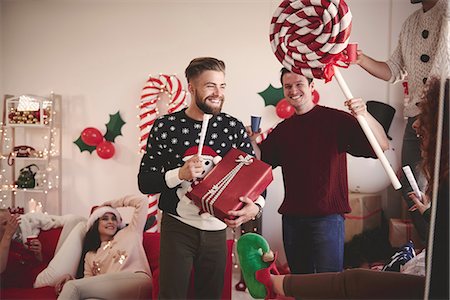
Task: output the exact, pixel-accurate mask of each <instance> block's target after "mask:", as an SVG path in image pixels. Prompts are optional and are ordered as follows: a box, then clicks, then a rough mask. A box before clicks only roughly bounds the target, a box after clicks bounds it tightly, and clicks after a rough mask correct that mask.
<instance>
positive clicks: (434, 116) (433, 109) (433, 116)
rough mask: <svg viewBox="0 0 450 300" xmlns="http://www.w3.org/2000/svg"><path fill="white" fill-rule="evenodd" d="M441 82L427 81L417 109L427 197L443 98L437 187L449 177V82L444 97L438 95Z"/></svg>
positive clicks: (431, 187)
mask: <svg viewBox="0 0 450 300" xmlns="http://www.w3.org/2000/svg"><path fill="white" fill-rule="evenodd" d="M440 87H441V81H440V80H439V79H438V78H431V79H429V80H428V81H427V86H426V88H425V90H424V94H423V97H422V100H423V101H422V102H421V103H420V105H419V107H420V108H421V111H422V113H421V114H420V115H419V130H418V131H419V134H420V135H423V136H426V137H427V143H423V140H422V143H421V148H422V150H423V155H424V157H422V165H421V166H422V169H423V171H424V175H425V178H426V179H427V180H428V188H427V191H426V194H427V195H431V192H432V189H433V184H432V182H433V180H434V166H435V161H436V156H435V154H436V142H437V126H438V110H439V105H438V104H439V97H440V96H442V97H444V99H443V101H444V107H443V108H444V111H443V124H442V125H443V126H442V144H441V159H440V167H439V185H441V183H443V182H445V181H447V180H448V175H449V165H448V163H449V157H448V155H449V154H448V150H449V149H448V139H449V124H448V110H449V107H448V102H449V81H448V79H447V80H446V82H445V88H444V90H445V91H444V95H440Z"/></svg>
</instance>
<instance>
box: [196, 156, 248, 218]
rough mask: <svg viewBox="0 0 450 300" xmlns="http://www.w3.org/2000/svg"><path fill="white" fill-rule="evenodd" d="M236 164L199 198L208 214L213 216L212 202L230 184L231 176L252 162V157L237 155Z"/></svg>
mask: <svg viewBox="0 0 450 300" xmlns="http://www.w3.org/2000/svg"><path fill="white" fill-rule="evenodd" d="M235 161H236V163H237V165H236V166H235V167H234V168H233V169H231V171H230V172H228V174H226V175H225V176H224V177H223V178H222V179H221V180H220V181H219V182H217V183H216V184H214V185H213V186H212V187H211V188H210V189H209V190H208V191H207V192H206V193H205V195H203V197H202V199H201V203H202V209H203V211H205V212H208V213H209V214H211V215H213V216H214V207H213V205H214V203H215V202H216V200H217V199H218V198H219V197H220V195H221V194H222V192H223V191H224V190H225V188H226V187H227V186H228V185H229V184H230V182H231V181H232V180H233V178H234V177H235V176H236V174H237V173H238V172H239V171H240V170H241V168H242V167H243V166H248V165H250V164H251V163H253V158H252V156H251V155H248V154H247V156H245V157H243V156H242V155H239V156H238V157H237V158H236V160H235Z"/></svg>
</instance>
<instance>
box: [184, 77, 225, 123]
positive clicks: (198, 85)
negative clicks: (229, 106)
mask: <svg viewBox="0 0 450 300" xmlns="http://www.w3.org/2000/svg"><path fill="white" fill-rule="evenodd" d="M225 87H226V84H225V74H224V73H223V72H221V71H212V70H208V71H204V72H203V73H201V74H200V75H199V76H197V77H196V78H195V79H193V80H191V82H190V83H189V92H190V93H191V95H192V101H193V102H194V103H195V105H196V106H197V108H198V109H200V110H201V111H202V112H203V113H206V114H213V115H217V114H219V113H220V111H221V110H222V106H223V102H224V101H225Z"/></svg>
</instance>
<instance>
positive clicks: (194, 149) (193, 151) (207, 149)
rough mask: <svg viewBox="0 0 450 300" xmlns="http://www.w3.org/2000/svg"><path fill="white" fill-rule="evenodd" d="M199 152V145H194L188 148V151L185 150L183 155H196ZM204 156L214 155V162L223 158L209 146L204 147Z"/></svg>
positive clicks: (216, 162)
mask: <svg viewBox="0 0 450 300" xmlns="http://www.w3.org/2000/svg"><path fill="white" fill-rule="evenodd" d="M197 153H198V146H192V147H191V148H189V149H187V150H186V152H184V155H183V157H190V156H193V155H196V154H197ZM202 156H205V157H206V156H210V157H212V161H213V163H214V164H216V165H217V164H218V163H219V161H221V160H222V157H220V156H219V155H218V154H217V153H216V151H214V150H213V149H212V148H211V147H209V146H203V148H202Z"/></svg>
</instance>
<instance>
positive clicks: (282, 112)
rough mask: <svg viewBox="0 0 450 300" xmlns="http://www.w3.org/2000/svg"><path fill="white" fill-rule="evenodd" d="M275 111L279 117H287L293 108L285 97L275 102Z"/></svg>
mask: <svg viewBox="0 0 450 300" xmlns="http://www.w3.org/2000/svg"><path fill="white" fill-rule="evenodd" d="M276 113H277V116H279V117H280V118H282V119H287V118H290V117H292V115H293V114H294V113H295V108H294V107H293V106H292V105H291V104H289V102H288V101H287V100H286V98H283V99H281V100H280V101H279V102H278V103H277V106H276Z"/></svg>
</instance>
